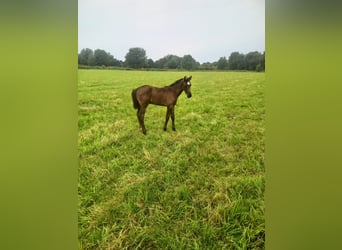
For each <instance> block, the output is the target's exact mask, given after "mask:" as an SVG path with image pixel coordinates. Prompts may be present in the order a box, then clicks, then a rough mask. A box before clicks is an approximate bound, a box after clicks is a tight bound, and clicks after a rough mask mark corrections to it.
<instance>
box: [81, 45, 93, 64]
mask: <svg viewBox="0 0 342 250" xmlns="http://www.w3.org/2000/svg"><path fill="white" fill-rule="evenodd" d="M93 63H94V52H93V50H91V49H89V48H86V49H82V50H81V52H80V53H79V54H78V64H83V65H92V64H93Z"/></svg>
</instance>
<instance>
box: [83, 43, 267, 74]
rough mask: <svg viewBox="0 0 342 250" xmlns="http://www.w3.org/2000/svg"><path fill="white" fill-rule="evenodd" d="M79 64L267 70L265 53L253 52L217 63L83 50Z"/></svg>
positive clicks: (137, 51) (139, 52) (138, 50)
mask: <svg viewBox="0 0 342 250" xmlns="http://www.w3.org/2000/svg"><path fill="white" fill-rule="evenodd" d="M78 64H79V65H87V66H114V67H123V68H124V67H126V68H133V69H180V70H182V69H183V70H250V71H265V52H263V53H260V52H258V51H252V52H249V53H247V54H243V53H240V52H237V51H236V52H232V53H231V54H230V56H229V57H228V58H226V57H225V56H223V57H220V58H219V59H218V61H215V62H205V63H202V64H201V63H199V62H198V61H196V60H195V59H194V58H193V57H192V56H191V55H184V56H183V57H179V56H176V55H166V56H164V57H162V58H160V59H158V60H156V61H153V60H152V59H151V58H148V57H147V56H146V51H145V50H144V49H143V48H138V47H136V48H130V49H129V51H128V52H127V54H126V56H125V60H124V61H121V60H118V59H115V58H114V56H113V55H111V54H110V53H108V52H106V51H105V50H102V49H96V50H94V51H93V50H92V49H89V48H86V49H82V50H81V52H80V53H79V54H78Z"/></svg>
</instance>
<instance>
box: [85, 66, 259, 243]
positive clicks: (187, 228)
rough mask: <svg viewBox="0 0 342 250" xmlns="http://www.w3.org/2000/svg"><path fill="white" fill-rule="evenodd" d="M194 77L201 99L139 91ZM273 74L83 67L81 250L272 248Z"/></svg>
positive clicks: (198, 96)
mask: <svg viewBox="0 0 342 250" xmlns="http://www.w3.org/2000/svg"><path fill="white" fill-rule="evenodd" d="M184 75H187V76H188V75H192V95H193V97H192V98H189V99H188V98H187V97H186V95H185V94H184V93H183V94H182V95H180V96H179V98H178V102H177V106H176V108H175V116H176V120H175V122H176V129H177V131H176V132H174V131H172V129H171V120H170V121H169V125H168V130H167V131H166V132H164V131H163V124H164V121H165V115H166V108H165V107H161V106H154V105H149V106H148V108H147V111H146V115H145V125H146V129H147V135H146V136H145V135H143V134H142V133H141V131H140V129H139V124H138V120H137V117H136V110H134V109H133V104H132V99H131V90H132V89H133V88H136V87H138V86H140V85H143V84H150V85H154V86H165V85H168V84H171V83H173V82H174V81H175V80H177V79H179V78H181V77H184ZM264 90H265V74H264V73H251V72H191V73H188V72H153V71H149V72H145V71H118V70H79V87H78V93H79V184H78V194H79V217H78V218H79V222H78V223H79V248H80V249H175V250H176V249H177V250H178V249H264V243H265V219H264V212H265V206H264V190H265V167H264V151H265V97H264Z"/></svg>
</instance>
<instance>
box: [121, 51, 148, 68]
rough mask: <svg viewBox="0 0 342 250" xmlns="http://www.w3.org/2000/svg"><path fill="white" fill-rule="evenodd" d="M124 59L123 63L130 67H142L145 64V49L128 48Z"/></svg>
mask: <svg viewBox="0 0 342 250" xmlns="http://www.w3.org/2000/svg"><path fill="white" fill-rule="evenodd" d="M125 59H126V60H125V64H126V65H127V66H128V67H131V68H135V69H138V68H144V67H146V65H147V57H146V51H145V50H144V49H143V48H130V49H129V51H128V53H127V54H126V56H125Z"/></svg>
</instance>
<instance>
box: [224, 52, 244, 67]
mask: <svg viewBox="0 0 342 250" xmlns="http://www.w3.org/2000/svg"><path fill="white" fill-rule="evenodd" d="M228 67H229V69H232V70H244V69H246V63H245V55H244V54H240V53H239V52H232V53H231V54H230V56H229V59H228Z"/></svg>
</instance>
